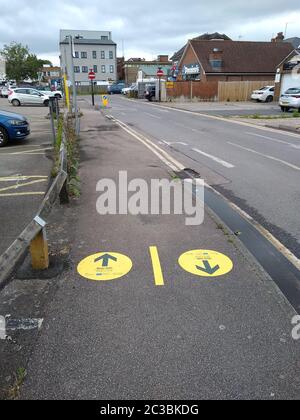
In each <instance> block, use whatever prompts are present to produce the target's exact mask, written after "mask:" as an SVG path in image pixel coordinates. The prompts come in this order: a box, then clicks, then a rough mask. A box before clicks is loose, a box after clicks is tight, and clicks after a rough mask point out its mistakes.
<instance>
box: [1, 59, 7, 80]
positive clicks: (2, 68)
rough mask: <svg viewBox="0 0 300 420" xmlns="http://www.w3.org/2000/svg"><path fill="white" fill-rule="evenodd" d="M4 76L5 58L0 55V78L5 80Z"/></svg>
mask: <svg viewBox="0 0 300 420" xmlns="http://www.w3.org/2000/svg"><path fill="white" fill-rule="evenodd" d="M5 78H6V66H5V60H4V58H3V57H2V56H1V55H0V80H5Z"/></svg>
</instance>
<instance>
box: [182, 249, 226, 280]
mask: <svg viewBox="0 0 300 420" xmlns="http://www.w3.org/2000/svg"><path fill="white" fill-rule="evenodd" d="M178 263H179V265H180V267H181V268H183V270H185V271H187V272H188V273H191V274H195V275H196V276H201V277H219V276H224V275H225V274H228V273H230V271H231V270H232V269H233V262H232V261H231V259H230V258H228V257H227V256H226V255H224V254H221V253H220V252H217V251H210V250H204V249H196V250H192V251H187V252H185V253H184V254H182V255H181V256H180V258H179V260H178Z"/></svg>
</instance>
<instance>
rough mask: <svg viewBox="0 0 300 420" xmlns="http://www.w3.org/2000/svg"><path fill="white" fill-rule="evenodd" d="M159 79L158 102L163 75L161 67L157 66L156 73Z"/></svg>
mask: <svg viewBox="0 0 300 420" xmlns="http://www.w3.org/2000/svg"><path fill="white" fill-rule="evenodd" d="M156 75H157V77H158V81H159V91H158V92H159V102H161V78H162V77H163V76H164V75H165V73H164V71H163V69H162V68H161V67H159V68H158V70H157V73H156Z"/></svg>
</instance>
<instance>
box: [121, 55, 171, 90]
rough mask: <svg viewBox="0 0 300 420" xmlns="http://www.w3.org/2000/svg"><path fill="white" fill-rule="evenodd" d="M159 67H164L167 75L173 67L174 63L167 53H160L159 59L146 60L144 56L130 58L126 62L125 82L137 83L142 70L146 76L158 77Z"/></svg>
mask: <svg viewBox="0 0 300 420" xmlns="http://www.w3.org/2000/svg"><path fill="white" fill-rule="evenodd" d="M158 68H162V69H163V70H164V73H165V74H166V75H167V74H168V71H169V70H170V69H171V68H172V63H171V62H170V61H169V57H168V56H167V55H159V56H158V57H157V60H153V61H146V60H145V59H143V58H130V59H129V60H127V61H125V62H124V75H125V82H126V83H127V84H128V85H130V84H132V83H136V81H137V79H138V78H139V72H140V71H142V72H143V73H144V75H145V77H156V73H157V70H158Z"/></svg>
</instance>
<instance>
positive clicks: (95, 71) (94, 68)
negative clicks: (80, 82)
mask: <svg viewBox="0 0 300 420" xmlns="http://www.w3.org/2000/svg"><path fill="white" fill-rule="evenodd" d="M93 70H94V73H98V66H96V65H94V67H93Z"/></svg>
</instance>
